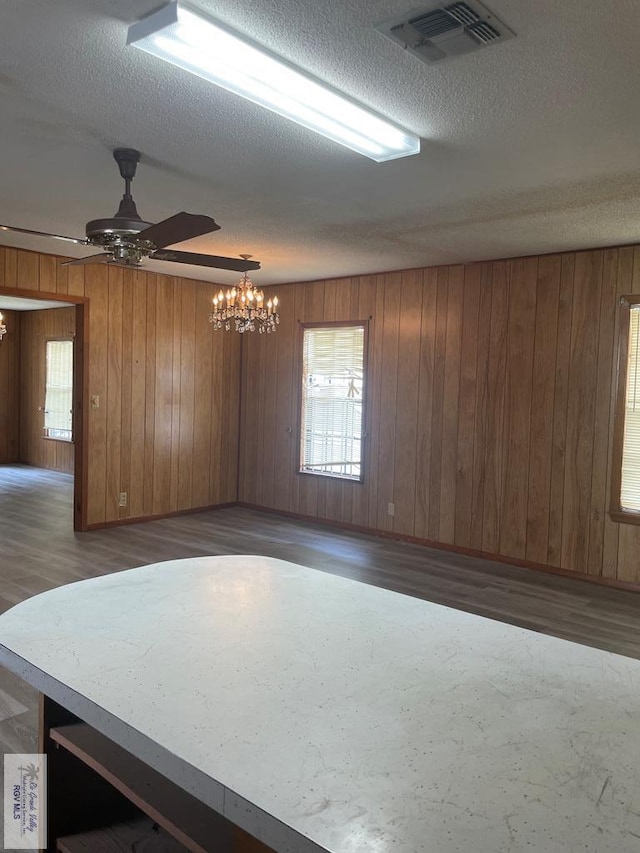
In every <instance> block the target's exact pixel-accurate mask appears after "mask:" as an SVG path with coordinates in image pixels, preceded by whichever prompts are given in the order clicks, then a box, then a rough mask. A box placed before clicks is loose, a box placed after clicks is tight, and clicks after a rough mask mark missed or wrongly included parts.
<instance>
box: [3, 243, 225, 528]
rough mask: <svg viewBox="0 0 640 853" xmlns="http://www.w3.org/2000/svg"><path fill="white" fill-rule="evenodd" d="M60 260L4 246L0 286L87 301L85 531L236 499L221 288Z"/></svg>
mask: <svg viewBox="0 0 640 853" xmlns="http://www.w3.org/2000/svg"><path fill="white" fill-rule="evenodd" d="M60 260H63V259H61V258H58V257H55V256H53V255H44V254H39V253H36V252H27V251H21V250H18V249H12V248H5V247H0V287H5V288H10V289H14V288H17V289H19V290H25V291H29V290H32V291H33V290H36V291H41V292H46V293H56V294H59V295H63V294H70V295H74V296H85V297H88V299H89V303H88V330H87V338H88V353H89V355H88V361H89V365H88V366H89V371H88V382H87V390H88V397H89V400H87V408H88V453H87V464H88V518H87V520H88V524H89V525H99V524H103V523H106V522H111V521H116V520H118V519H126V518H140V517H145V516H151V515H163V514H166V513H171V512H176V511H180V510H189V509H195V508H198V507H204V506H211V505H215V504H222V503H227V502H233V501H235V500H236V497H237V491H236V485H237V438H236V437H237V432H238V395H239V385H240V379H239V364H240V339H239V337H240V336H239V335H226V334H224V333H220V332H217V333H215V332H213V330H212V328H211V326H210V324H209V322H208V315H209V311H210V306H211V299H212V298H213V295H214V293H215V292H217V290H218V289H219V285H214V284H211V283H206V282H197V281H193V280H190V279H183V278H174V277H169V276H163V275H156V274H154V273H148V272H144V271H142V270H140V271H138V270H127V269H123V268H121V267H107V266H103V265H87V266H76V267H64V266H61V265H60ZM91 400H93V401H94V403H92V402H91ZM94 404H95V406H97V407H94ZM121 492H126V493H127V506H125V507H119V506H118V502H119V495H120V493H121Z"/></svg>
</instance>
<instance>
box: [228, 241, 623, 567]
mask: <svg viewBox="0 0 640 853" xmlns="http://www.w3.org/2000/svg"><path fill="white" fill-rule="evenodd" d="M634 260H635V263H634ZM356 282H357V287H358V292H357V294H356V293H354V292H353V288H354V286H355V283H356ZM638 290H640V247H639V248H636V249H635V250H634V249H633V248H631V249H626V248H625V249H611V250H606V251H604V252H602V251H596V252H578V253H566V254H562V255H559V254H556V255H548V256H541V257H539V258H537V257H532V258H523V259H514V260H511V261H486V262H483V263H481V264H471V265H468V266H466V267H460V266H451V267H440V268H435V269H425V270H412V271H406V272H403V273H391V274H390V273H384V274H378V275H373V276H367V277H361V278H360V279H344V280H343V281H342V282H338V283H337V286H336V282H335V281H333V280H332V281H331V282H314V283H312V284H306V285H305V284H299V285H291V286H289V287H287V288H286V289H285V290H284V294H288V293H290V292H293V293H294V294H297V296H296V299H297V300H299V302H300V303H303V304H304V310H303V311H301V310H300V309H296V316H297V317H298V318H299V319H302V320H305V321H307V322H316V323H318V322H323V321H330V320H332V319H335V318H339V319H341V320H349V319H351V320H357V319H363V318H364V317H365V315H366V316H371V320H370V324H369V325H370V328H369V348H370V349H369V360H368V375H367V382H368V389H369V395H370V398H369V409H368V412H369V432H370V434H369V435H368V437H367V447H366V461H367V466H366V469H365V471H366V474H365V482H364V483H363V484H359V485H353V484H348V483H342V482H331V481H326V480H325V481H324V482H320V478H314V477H309V476H306V477H299V476H298V475H296V473H295V460H296V459H297V452H296V453H295V454H293V453H292V451H291V447H292V445H295V444H297V442H298V434H297V432H296V434H295V435H294V436H293V437H292V441H291V443H289V444H287V443H286V442H284V441H283V440H277V441H276V442H275V443H274V447H275V457H274V458H275V471H276V472H277V474H276V475H275V477H276V480H277V488H276V490H275V494H274V498H273V504H271V503H269V501H268V499H267V501H266V503H265V502H264V501H262V503H263V505H266V506H271V505H275V508H277V509H282V510H286V511H289V512H294V513H295V512H299V513H302V514H304V515H311V516H318V517H322V518H326V519H334V520H337V521H340V522H343V523H345V524H356V525H358V526H363V527H369V528H372V529H379V530H393V532H395V533H398V534H400V535H413V536H416V537H418V538H422V539H428V540H434V541H436V542H441V543H443V544H453V545H454V546H459V547H461V548H472V549H475V550H478V551H484V552H485V553H490V554H491V553H493V554H501V555H504V556H506V557H513V558H520V559H525V560H528V561H530V562H532V563H536V564H550V565H552V566H562V567H566V568H573V569H576V570H578V571H582V572H585V573H586V572H589V573H590V574H595V575H605V576H607V577H617V578H619V579H624V580H633V581H636V582H640V565H639V564H640V561H638V558H637V554H638V552H639V551H640V527H639V526H636V527H635V528H634V526H633V525H621V524H619V523H616V522H613V521H611V519H610V518H609V517H608V514H607V510H608V488H609V483H610V477H611V453H610V445H611V419H612V409H611V392H612V386H613V383H614V381H615V368H614V364H613V361H614V358H613V355H614V353H615V351H616V350H615V347H616V328H615V323H616V320H615V317H616V305H617V298H618V296H619V295H620V294H621V293H630V292H638ZM301 291H302V293H303V295H300V294H301ZM277 334H278V335H279V337H278V343H277V351H276V353H275V354H270V353H268V352H265V351H264V350H263V349H259V347H258V345H257V344H256V342H255V341H252V340H246V341H245V351H244V357H245V360H246V363H247V364H249V363H251V359H257V358H258V355H257V354H258V353H260V356H259V358H261V359H263V360H264V361H265V364H264V365H263V366H264V370H265V374H266V375H268V376H269V377H273V378H272V379H270V382H271V383H272V384H273V382H274V381H275V382H276V383H277V391H276V394H275V396H274V400H275V403H276V408H277V409H278V410H280V409H281V408H282V409H283V410H285V411H287V412H290V411H292V410H293V411H294V412H296V407H297V405H298V395H297V389H295V388H293V389H292V392H291V396H290V397H289V398H287V395H286V393H285V392H284V391H283V389H284V388H286V387H287V386H288V385H289V383H290V377H291V375H292V374H293V375H295V376H297V375H298V370H299V359H300V352H299V351H298V348H297V344H295V343H294V342H295V341H296V340H297V337H296V336H295V333H294V331H293V330H292V329H291V328H290V326H287V324H284V325H283V326H282V327H281V328H280V329H279V331H278V333H277ZM285 336H289V339H288V340H283V337H285ZM261 382H262V385H263V387H260V384H261ZM267 391H268V386H267V385H266V384H265V381H264V380H262V379H261V378H260V373H259V371H255V370H245V371H244V374H243V384H242V393H243V399H245V400H247V401H249V400H250V401H251V404H250V406H251V408H250V412H251V422H252V424H255V428H256V429H261V428H262V426H263V425H264V424H265V423H269V422H271V421H273V416H272V413H271V402H270V401H268V400H267V398H266V396H265V395H266V394H267ZM296 414H297V412H296ZM286 417H288V415H287V416H286ZM276 421H277V423H278V424H279V423H280V419H279V416H278V415H276ZM243 429H244V433H243V439H242V441H241V446H240V454H241V459H242V465H243V470H247V468H248V467H249V465H248V462H249V460H251V466H253V468H254V476H253V478H252V477H244V478H243V482H242V484H241V488H240V499H241V500H245V501H247V502H250V503H251V502H257V503H261V501H260V499H259V498H258V499H257V500H256V498H255V497H253V498H252V496H255V495H256V489H255V486H254V484H253V482H252V481H253V480H255V481H257V482H261V477H262V476H263V475H262V473H261V469H263V468H264V466H263V465H262V464H261V460H260V459H259V458H256V456H255V455H252V453H253V451H252V447H251V441H250V439H249V431H248V429H247V427H246V426H245V427H243ZM270 465H271V462H269V466H270ZM256 469H257V470H256ZM269 470H271V469H270V467H269ZM287 478H288V481H287ZM339 495H340V496H341V504H340V503H339V502H338V496H339ZM389 502H394V503H395V517H393V518H391V517H390V516H388V514H387V504H388V503H389Z"/></svg>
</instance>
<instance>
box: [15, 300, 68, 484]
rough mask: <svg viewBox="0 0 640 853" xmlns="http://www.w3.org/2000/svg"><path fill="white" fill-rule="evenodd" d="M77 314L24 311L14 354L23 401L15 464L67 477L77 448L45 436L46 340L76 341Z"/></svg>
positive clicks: (60, 309) (21, 403)
mask: <svg viewBox="0 0 640 853" xmlns="http://www.w3.org/2000/svg"><path fill="white" fill-rule="evenodd" d="M75 312H76V309H75V308H51V309H48V310H44V311H25V312H23V313H22V316H21V320H20V336H19V340H20V348H19V352H18V351H17V350H16V353H15V355H16V375H15V380H16V382H17V383H18V384H19V398H20V407H19V423H18V432H19V445H20V450H19V454H18V456H17V457H16V460H14V461H20V462H24V463H25V464H27V465H35V466H36V467H38V468H49V469H51V470H53V471H63V472H64V473H66V474H72V473H73V468H74V464H73V463H74V445H73V444H70V443H69V442H63V441H55V440H53V439H47V438H45V437H44V435H43V429H44V415H43V412H42V408H43V407H44V402H45V382H46V341H47V339H48V338H73V337H74V335H75V329H76V317H75ZM14 316H17V314H14ZM8 341H9V336H8V335H7V337H6V338H5V339H4V341H3V343H2V344H0V347H4V346H5V344H6V343H7V342H8ZM0 355H1V353H0ZM16 414H17V413H16Z"/></svg>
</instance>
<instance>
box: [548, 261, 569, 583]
mask: <svg viewBox="0 0 640 853" xmlns="http://www.w3.org/2000/svg"><path fill="white" fill-rule="evenodd" d="M574 274H575V255H563V256H562V264H561V268H560V300H559V306H558V343H557V347H556V366H555V390H554V398H553V435H552V446H551V482H550V487H549V508H550V513H549V544H548V548H547V554H548V562H549V563H550V564H551V565H552V566H559V565H560V563H561V562H562V531H563V517H562V512H563V506H564V470H565V459H566V456H567V401H568V399H569V368H570V359H571V334H570V330H571V325H572V317H573V293H574V289H573V279H574Z"/></svg>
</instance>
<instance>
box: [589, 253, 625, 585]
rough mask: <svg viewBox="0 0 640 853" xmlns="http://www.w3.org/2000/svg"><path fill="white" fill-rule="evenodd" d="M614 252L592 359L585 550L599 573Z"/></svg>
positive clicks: (606, 265) (606, 266) (608, 257)
mask: <svg viewBox="0 0 640 853" xmlns="http://www.w3.org/2000/svg"><path fill="white" fill-rule="evenodd" d="M617 275H618V252H617V251H616V250H615V249H611V250H608V251H606V252H605V253H604V258H603V268H602V287H601V291H600V306H599V313H600V330H599V337H598V353H597V362H596V377H595V378H596V394H595V418H594V427H593V468H592V475H591V504H590V511H589V552H588V562H587V571H588V573H589V574H590V575H599V574H600V573H601V572H602V571H603V559H604V526H605V514H606V510H605V507H606V505H607V495H608V489H607V463H608V455H609V423H610V403H611V384H610V383H611V368H612V366H613V339H614V333H615V328H616V317H617V313H618V312H617V307H618V306H617V300H616V289H617V284H618V282H617Z"/></svg>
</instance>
